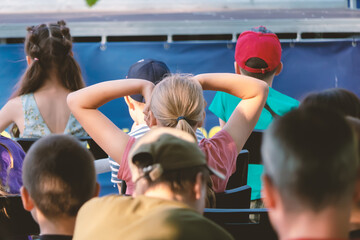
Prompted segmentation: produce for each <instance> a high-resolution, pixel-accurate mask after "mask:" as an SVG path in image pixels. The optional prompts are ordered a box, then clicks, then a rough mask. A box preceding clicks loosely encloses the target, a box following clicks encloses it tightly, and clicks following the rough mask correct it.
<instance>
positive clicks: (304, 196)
mask: <svg viewBox="0 0 360 240" xmlns="http://www.w3.org/2000/svg"><path fill="white" fill-rule="evenodd" d="M262 156H263V162H264V167H265V173H264V176H263V182H264V190H263V191H264V196H263V197H264V198H263V199H264V203H265V206H266V207H267V208H268V209H269V217H270V220H271V222H272V224H273V226H274V228H275V230H276V231H277V232H278V235H279V237H280V239H347V237H348V231H349V217H350V210H351V203H352V198H353V195H354V184H355V180H356V173H357V169H358V152H357V145H356V139H355V135H354V133H353V131H352V129H351V127H350V126H349V125H348V123H347V122H346V121H345V119H344V117H343V116H341V115H339V114H338V113H336V112H335V111H332V110H330V109H323V108H314V107H301V108H299V109H296V110H293V111H291V112H290V113H288V114H286V115H285V116H283V117H281V118H279V119H277V120H275V122H274V123H273V124H272V125H271V126H270V128H269V129H268V130H267V131H266V132H265V135H264V138H263V145H262Z"/></svg>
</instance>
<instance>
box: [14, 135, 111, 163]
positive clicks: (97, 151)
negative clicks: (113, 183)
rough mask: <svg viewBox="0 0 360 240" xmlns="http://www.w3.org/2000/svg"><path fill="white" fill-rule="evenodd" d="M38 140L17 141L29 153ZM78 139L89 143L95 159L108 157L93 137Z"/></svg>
mask: <svg viewBox="0 0 360 240" xmlns="http://www.w3.org/2000/svg"><path fill="white" fill-rule="evenodd" d="M38 139H39V138H17V139H16V141H17V142H18V143H19V144H20V145H21V147H22V148H23V149H24V151H25V152H27V151H28V150H29V148H30V147H31V145H32V144H33V143H34V142H36V141H37V140H38ZM78 139H79V140H80V141H82V142H87V144H88V145H89V150H90V152H91V153H92V155H93V156H94V158H95V159H103V158H107V157H108V155H107V154H106V153H105V152H104V150H102V148H101V147H100V146H99V145H97V143H96V142H95V141H94V140H93V139H92V138H91V137H81V138H78Z"/></svg>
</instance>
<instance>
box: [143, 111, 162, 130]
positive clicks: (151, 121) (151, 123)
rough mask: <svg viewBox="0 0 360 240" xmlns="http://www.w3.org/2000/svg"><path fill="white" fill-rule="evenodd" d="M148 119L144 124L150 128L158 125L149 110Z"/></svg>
mask: <svg viewBox="0 0 360 240" xmlns="http://www.w3.org/2000/svg"><path fill="white" fill-rule="evenodd" d="M148 118H149V119H148V121H147V122H146V123H147V125H148V126H149V127H150V128H151V127H153V126H157V125H159V124H158V122H157V120H156V118H155V116H154V114H153V113H152V111H151V110H149V114H148Z"/></svg>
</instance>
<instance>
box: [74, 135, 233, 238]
mask: <svg viewBox="0 0 360 240" xmlns="http://www.w3.org/2000/svg"><path fill="white" fill-rule="evenodd" d="M129 166H130V170H131V173H132V179H133V182H134V183H135V184H136V186H135V192H134V197H125V196H115V195H114V196H107V197H103V198H94V199H92V200H91V201H89V202H88V203H86V204H85V205H84V206H83V207H82V208H81V209H80V211H79V214H78V218H77V220H76V228H75V233H74V239H77V240H82V239H84V240H85V239H86V240H89V239H131V240H133V239H135V240H136V239H169V240H170V239H178V240H180V239H184V240H185V239H187V240H189V239H190V240H191V239H232V237H231V236H230V235H229V233H227V232H226V231H225V230H224V229H222V228H221V227H219V226H218V225H216V224H215V223H213V222H211V221H210V220H208V219H206V218H204V217H203V216H202V215H201V214H202V212H203V210H204V206H205V198H206V187H207V184H208V182H207V181H208V179H210V178H209V174H210V173H213V174H216V175H217V176H218V177H222V178H224V176H223V175H222V174H220V173H218V172H217V171H215V170H214V169H212V168H210V167H208V166H207V164H206V158H205V155H204V153H203V152H202V151H201V150H200V149H199V147H198V145H197V143H196V142H195V139H194V138H193V136H191V135H190V134H189V133H186V132H184V131H182V130H178V129H174V128H155V129H152V130H150V131H149V132H148V133H146V134H145V135H144V136H143V137H142V138H140V139H139V140H138V141H137V142H136V143H135V145H134V146H133V148H132V149H131V150H130V153H129Z"/></svg>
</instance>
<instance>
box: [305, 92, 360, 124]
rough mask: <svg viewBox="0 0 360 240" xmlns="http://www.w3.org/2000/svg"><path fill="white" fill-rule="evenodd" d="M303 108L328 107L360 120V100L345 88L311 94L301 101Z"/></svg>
mask: <svg viewBox="0 0 360 240" xmlns="http://www.w3.org/2000/svg"><path fill="white" fill-rule="evenodd" d="M301 106H318V107H327V108H331V109H333V110H336V111H338V112H339V113H341V114H343V115H345V116H351V117H355V118H360V99H359V98H358V96H356V95H355V94H354V93H353V92H350V91H348V90H346V89H343V88H331V89H327V90H324V91H321V92H316V93H310V94H309V95H307V96H306V97H305V98H304V100H302V101H301Z"/></svg>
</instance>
